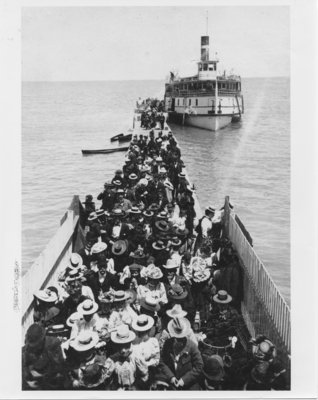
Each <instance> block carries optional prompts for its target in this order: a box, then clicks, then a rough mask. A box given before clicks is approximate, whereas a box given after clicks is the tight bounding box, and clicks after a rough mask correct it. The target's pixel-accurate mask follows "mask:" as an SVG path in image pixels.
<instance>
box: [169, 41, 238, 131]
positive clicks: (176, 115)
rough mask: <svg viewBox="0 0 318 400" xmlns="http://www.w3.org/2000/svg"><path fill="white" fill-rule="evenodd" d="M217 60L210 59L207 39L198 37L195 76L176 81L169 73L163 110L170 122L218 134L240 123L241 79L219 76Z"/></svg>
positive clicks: (231, 76)
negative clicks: (229, 126) (199, 54)
mask: <svg viewBox="0 0 318 400" xmlns="http://www.w3.org/2000/svg"><path fill="white" fill-rule="evenodd" d="M218 62H219V60H218V59H217V57H215V58H214V59H212V60H210V59H209V36H201V59H200V61H199V62H198V73H197V74H196V75H194V76H190V77H186V78H177V77H176V76H175V75H174V74H173V73H172V72H170V79H169V82H168V83H166V85H165V109H166V111H167V112H168V114H169V121H172V122H176V123H179V124H184V125H190V126H195V127H198V128H203V129H208V130H211V131H217V130H218V129H222V128H224V127H225V126H227V125H229V124H230V123H231V122H237V121H240V119H241V115H242V114H243V113H244V100H243V96H242V94H241V78H240V76H237V75H226V73H225V72H224V73H223V75H219V74H218V69H217V65H218Z"/></svg>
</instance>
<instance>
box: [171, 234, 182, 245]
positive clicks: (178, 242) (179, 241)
mask: <svg viewBox="0 0 318 400" xmlns="http://www.w3.org/2000/svg"><path fill="white" fill-rule="evenodd" d="M181 243H182V242H181V240H180V239H179V238H178V237H177V236H174V237H173V238H172V239H171V246H173V247H179V246H180V245H181Z"/></svg>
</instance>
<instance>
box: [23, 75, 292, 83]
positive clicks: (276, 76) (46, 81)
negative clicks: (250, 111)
mask: <svg viewBox="0 0 318 400" xmlns="http://www.w3.org/2000/svg"><path fill="white" fill-rule="evenodd" d="M271 78H272V79H278V78H290V76H289V75H275V76H245V77H241V79H271ZM165 80H166V79H159V78H147V79H82V80H78V79H74V80H73V79H69V80H21V83H44V82H45V83H49V82H50V83H68V82H73V83H76V82H139V81H140V82H142V81H165Z"/></svg>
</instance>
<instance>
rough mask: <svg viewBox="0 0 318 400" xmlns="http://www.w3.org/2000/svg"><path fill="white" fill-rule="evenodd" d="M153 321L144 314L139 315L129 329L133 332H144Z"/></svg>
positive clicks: (149, 327)
mask: <svg viewBox="0 0 318 400" xmlns="http://www.w3.org/2000/svg"><path fill="white" fill-rule="evenodd" d="M154 323H155V321H154V319H153V318H152V317H150V316H149V315H146V314H140V315H138V317H137V318H136V319H134V320H133V322H132V324H131V327H132V328H133V330H134V331H137V332H144V331H148V330H149V329H151V328H152V327H153V325H154Z"/></svg>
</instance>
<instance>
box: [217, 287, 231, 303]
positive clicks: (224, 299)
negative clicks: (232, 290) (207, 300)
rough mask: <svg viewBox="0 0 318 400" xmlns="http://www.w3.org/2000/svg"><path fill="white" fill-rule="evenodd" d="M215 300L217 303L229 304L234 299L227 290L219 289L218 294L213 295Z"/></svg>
mask: <svg viewBox="0 0 318 400" xmlns="http://www.w3.org/2000/svg"><path fill="white" fill-rule="evenodd" d="M213 300H214V301H215V302H216V303H220V304H227V303H230V302H231V301H232V296H230V295H229V294H228V292H227V291H226V290H219V291H218V292H217V294H216V295H214V296H213Z"/></svg>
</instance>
